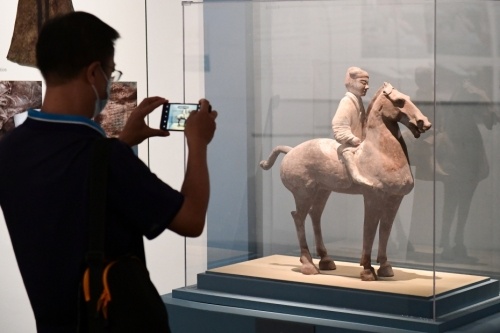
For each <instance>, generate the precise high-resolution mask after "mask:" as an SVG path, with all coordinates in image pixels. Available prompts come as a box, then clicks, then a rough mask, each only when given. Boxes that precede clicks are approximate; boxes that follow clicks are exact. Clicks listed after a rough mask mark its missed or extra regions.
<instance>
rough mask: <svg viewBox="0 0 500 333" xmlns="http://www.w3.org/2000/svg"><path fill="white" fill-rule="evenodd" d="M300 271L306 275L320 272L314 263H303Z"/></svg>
mask: <svg viewBox="0 0 500 333" xmlns="http://www.w3.org/2000/svg"><path fill="white" fill-rule="evenodd" d="M300 272H301V273H302V274H305V275H316V274H319V270H318V269H317V268H316V266H314V265H313V264H303V265H302V267H301V268H300Z"/></svg>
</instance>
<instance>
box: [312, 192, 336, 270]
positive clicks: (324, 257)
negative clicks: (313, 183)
mask: <svg viewBox="0 0 500 333" xmlns="http://www.w3.org/2000/svg"><path fill="white" fill-rule="evenodd" d="M330 193H331V192H330V191H327V190H318V192H317V193H316V195H315V196H314V199H313V203H312V206H311V210H310V211H309V216H310V217H311V221H312V225H313V229H314V237H315V240H316V252H317V254H318V255H319V257H320V258H321V260H320V262H319V269H323V270H334V269H336V268H337V267H336V266H335V262H334V261H333V259H332V258H330V257H329V256H328V253H327V251H326V247H325V244H324V243H323V235H322V232H321V215H322V214H323V210H324V209H325V205H326V202H327V201H328V197H329V196H330Z"/></svg>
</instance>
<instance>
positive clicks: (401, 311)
mask: <svg viewBox="0 0 500 333" xmlns="http://www.w3.org/2000/svg"><path fill="white" fill-rule="evenodd" d="M297 261H298V259H297V258H296V257H288V256H269V257H265V258H260V259H256V260H251V261H247V262H243V263H239V264H234V265H229V266H224V267H221V268H217V269H212V270H209V271H207V272H205V273H203V274H199V275H198V281H197V282H198V284H197V285H196V286H191V287H186V288H180V289H176V290H174V291H173V292H172V294H169V295H166V296H164V300H165V303H166V304H167V307H169V311H170V312H171V314H172V311H174V313H176V312H180V317H181V318H182V317H184V316H188V317H191V318H194V317H192V316H191V315H190V314H189V312H190V311H196V312H197V313H198V312H199V313H198V314H200V313H203V314H204V315H207V316H210V315H213V316H214V317H213V318H212V319H213V320H212V321H214V322H218V320H217V317H220V316H223V317H224V318H225V319H229V318H230V319H231V320H230V321H229V322H228V323H231V322H234V323H235V324H236V325H242V324H244V322H246V324H250V322H251V325H250V327H253V328H254V330H253V331H252V330H251V331H249V332H259V333H260V332H267V331H265V329H266V327H269V328H270V329H271V327H275V328H274V329H277V328H276V325H278V326H279V325H288V327H287V328H286V330H285V331H287V332H295V331H294V329H295V328H294V327H296V326H297V325H299V324H301V325H303V326H302V327H300V329H299V327H298V326H297V327H296V329H299V330H298V331H297V332H316V333H317V332H436V333H440V332H446V331H449V330H450V329H453V328H456V327H459V326H462V325H465V324H467V323H470V322H472V321H476V320H479V319H481V318H484V317H486V316H489V315H491V314H493V313H496V312H498V311H499V310H500V298H499V296H498V295H499V287H498V281H496V280H492V279H490V278H488V277H481V276H472V275H462V274H451V273H443V272H436V273H433V272H428V271H423V270H411V269H403V268H395V269H394V272H395V275H394V277H393V278H390V279H384V280H379V281H374V282H363V281H360V279H359V270H360V268H359V266H357V265H355V264H352V263H343V262H337V270H336V271H330V272H323V271H322V272H321V274H318V275H309V276H306V275H303V274H301V273H300V263H299V264H297ZM355 270H356V271H357V273H354V272H355ZM332 272H333V273H332ZM433 291H436V296H435V297H434V296H433ZM434 305H435V306H434ZM434 312H436V316H435V317H434ZM176 318H177V317H176ZM433 318H436V319H433ZM220 319H222V318H220ZM248 321H250V322H248ZM238 322H239V323H238ZM192 324H194V323H192ZM259 325H260V326H259ZM273 325H274V326H273ZM308 325H309V326H308ZM235 327H237V326H235ZM239 327H241V326H239ZM256 327H260V328H259V330H258V331H257V330H255V328H256ZM329 327H330V328H332V329H333V328H335V329H336V330H335V331H333V330H330V331H329V330H328V328H329ZM233 328H234V327H233ZM309 329H311V331H309ZM276 331H277V332H279V331H280V330H279V329H278V330H276ZM281 331H283V330H281ZM197 332H198V331H197ZM199 332H225V331H220V330H207V331H205V330H204V331H199ZM238 332H242V331H241V330H239V329H238ZM269 332H271V331H269Z"/></svg>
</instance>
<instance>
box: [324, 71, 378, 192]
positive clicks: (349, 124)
mask: <svg viewBox="0 0 500 333" xmlns="http://www.w3.org/2000/svg"><path fill="white" fill-rule="evenodd" d="M368 81H369V75H368V73H367V72H366V71H364V70H362V69H361V68H359V67H349V68H348V69H347V73H346V77H345V86H346V88H347V92H346V94H345V96H344V97H343V98H342V99H341V100H340V103H339V106H338V108H337V112H336V113H335V116H334V117H333V120H332V129H333V136H334V138H335V140H337V142H339V143H340V144H341V145H340V147H339V149H338V152H339V156H340V157H341V159H342V160H343V162H344V163H345V165H346V167H347V170H348V172H349V174H350V175H351V178H352V181H353V182H354V183H357V184H361V185H366V186H370V187H374V186H375V185H374V183H373V182H372V181H370V180H369V179H367V178H366V177H364V176H363V175H361V174H360V173H359V170H358V167H357V165H356V161H355V160H354V153H355V151H356V149H357V147H358V146H359V145H360V144H361V142H362V141H363V140H364V139H365V127H366V112H365V108H364V106H363V101H362V99H361V97H362V96H365V95H366V92H367V90H368V88H369V86H368Z"/></svg>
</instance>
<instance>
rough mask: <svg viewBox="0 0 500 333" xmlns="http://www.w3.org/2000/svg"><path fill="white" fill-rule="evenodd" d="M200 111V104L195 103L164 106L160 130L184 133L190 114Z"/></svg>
mask: <svg viewBox="0 0 500 333" xmlns="http://www.w3.org/2000/svg"><path fill="white" fill-rule="evenodd" d="M198 109H199V104H194V103H188V104H183V103H166V104H163V109H162V113H161V123H160V128H161V129H163V130H167V131H184V128H185V125H186V120H187V119H188V117H189V114H190V113H191V112H192V111H196V110H198Z"/></svg>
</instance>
